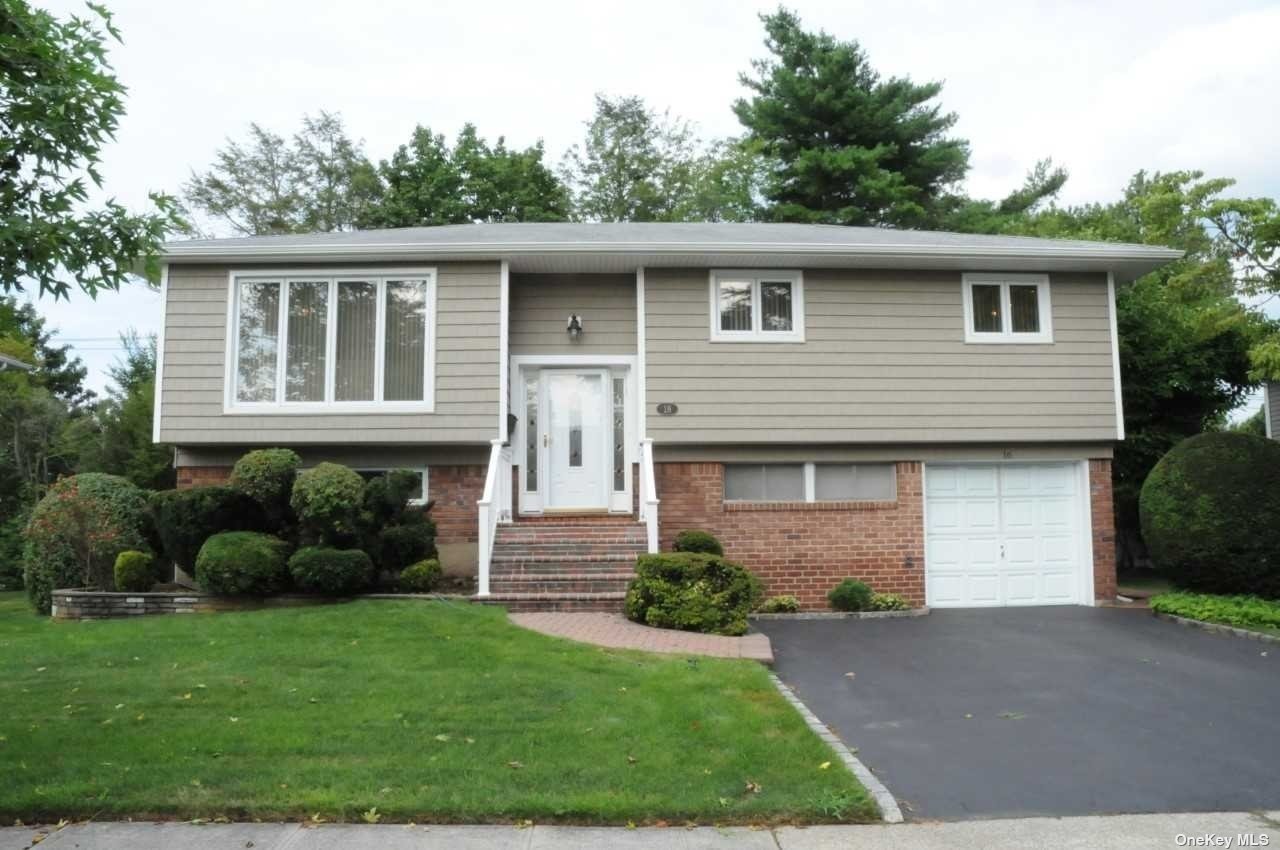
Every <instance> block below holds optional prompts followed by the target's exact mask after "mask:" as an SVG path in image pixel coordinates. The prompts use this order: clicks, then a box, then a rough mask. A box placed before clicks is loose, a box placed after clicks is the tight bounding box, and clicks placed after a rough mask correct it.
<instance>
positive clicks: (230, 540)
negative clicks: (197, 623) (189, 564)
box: [196, 531, 292, 596]
mask: <svg viewBox="0 0 1280 850" xmlns="http://www.w3.org/2000/svg"><path fill="white" fill-rule="evenodd" d="M291 548H292V547H290V545H289V544H288V543H286V542H285V541H283V540H281V539H280V538H278V537H272V536H271V535H270V534H262V533H260V532H256V531H224V532H222V533H221V534H215V535H213V536H212V537H210V538H209V539H208V540H206V541H205V543H204V546H202V547H201V548H200V554H199V555H198V556H197V557H196V583H197V584H199V585H200V587H201V588H203V589H204V590H206V591H208V592H209V593H218V594H223V595H225V596H266V595H268V594H272V593H277V592H279V591H281V590H284V589H285V588H286V587H288V586H289V568H288V561H289V552H290V549H291Z"/></svg>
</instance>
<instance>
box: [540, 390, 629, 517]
mask: <svg viewBox="0 0 1280 850" xmlns="http://www.w3.org/2000/svg"><path fill="white" fill-rule="evenodd" d="M542 376H543V380H542V385H543V391H544V393H545V396H544V398H545V405H546V406H545V410H546V412H547V413H546V417H545V422H546V427H545V430H544V432H543V433H544V440H543V443H544V446H543V455H544V457H545V458H546V469H547V502H546V507H548V508H551V509H565V508H577V509H588V510H595V509H607V508H608V507H609V490H608V487H609V484H610V471H611V470H612V468H613V455H612V453H611V452H610V451H609V448H610V447H611V439H610V435H611V433H612V428H611V423H612V421H613V419H612V416H611V415H610V412H609V405H608V403H607V401H608V399H609V398H610V395H609V391H608V386H607V385H608V372H606V371H576V370H574V371H569V370H559V369H554V370H546V371H544V372H543V373H542Z"/></svg>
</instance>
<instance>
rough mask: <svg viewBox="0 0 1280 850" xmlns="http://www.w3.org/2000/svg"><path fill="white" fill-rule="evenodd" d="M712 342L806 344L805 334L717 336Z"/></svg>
mask: <svg viewBox="0 0 1280 850" xmlns="http://www.w3.org/2000/svg"><path fill="white" fill-rule="evenodd" d="M711 342H738V343H753V342H754V343H758V342H767V343H774V344H776V343H784V342H789V343H792V344H801V343H803V342H804V334H778V335H776V336H775V335H773V334H760V335H755V334H752V335H750V336H732V335H724V334H717V335H714V336H712V337H711Z"/></svg>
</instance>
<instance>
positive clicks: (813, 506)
mask: <svg viewBox="0 0 1280 850" xmlns="http://www.w3.org/2000/svg"><path fill="white" fill-rule="evenodd" d="M723 505H724V510H725V513H750V512H775V513H776V512H782V511H891V510H894V509H896V508H897V507H898V502H897V500H896V499H892V500H883V501H869V502H724V503H723Z"/></svg>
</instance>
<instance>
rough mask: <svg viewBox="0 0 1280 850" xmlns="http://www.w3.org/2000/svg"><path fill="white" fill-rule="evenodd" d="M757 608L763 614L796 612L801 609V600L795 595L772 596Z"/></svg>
mask: <svg viewBox="0 0 1280 850" xmlns="http://www.w3.org/2000/svg"><path fill="white" fill-rule="evenodd" d="M756 610H757V611H759V612H760V613H761V614H794V613H795V612H797V611H799V610H800V600H799V599H796V598H795V597H794V596H770V597H769V598H768V599H766V600H765V601H764V602H761V603H760V607H759V608H757V609H756Z"/></svg>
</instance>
